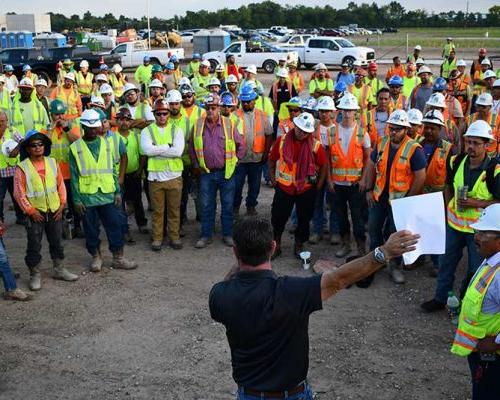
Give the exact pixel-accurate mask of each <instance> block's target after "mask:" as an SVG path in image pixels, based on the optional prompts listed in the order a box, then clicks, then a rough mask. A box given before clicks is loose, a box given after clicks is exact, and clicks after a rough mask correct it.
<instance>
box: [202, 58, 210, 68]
mask: <svg viewBox="0 0 500 400" xmlns="http://www.w3.org/2000/svg"><path fill="white" fill-rule="evenodd" d="M202 65H203V66H204V67H208V68H210V67H211V65H210V61H208V60H203V61H202V62H201V63H200V66H202Z"/></svg>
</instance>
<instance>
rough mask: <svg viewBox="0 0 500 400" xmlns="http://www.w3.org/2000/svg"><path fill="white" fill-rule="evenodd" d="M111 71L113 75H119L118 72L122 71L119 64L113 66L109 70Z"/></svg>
mask: <svg viewBox="0 0 500 400" xmlns="http://www.w3.org/2000/svg"><path fill="white" fill-rule="evenodd" d="M111 70H112V71H113V72H114V73H115V74H119V73H120V72H122V71H123V68H122V66H121V65H120V64H115V65H113V68H111Z"/></svg>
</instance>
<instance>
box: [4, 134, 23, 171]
mask: <svg viewBox="0 0 500 400" xmlns="http://www.w3.org/2000/svg"><path fill="white" fill-rule="evenodd" d="M10 139H12V132H11V130H10V129H6V130H5V132H4V133H3V136H2V137H1V138H0V149H1V148H2V146H3V144H4V142H5V141H6V140H10ZM18 161H19V156H16V157H7V156H6V155H4V154H3V151H0V170H1V169H5V168H8V167H14V166H16V165H17V163H18Z"/></svg>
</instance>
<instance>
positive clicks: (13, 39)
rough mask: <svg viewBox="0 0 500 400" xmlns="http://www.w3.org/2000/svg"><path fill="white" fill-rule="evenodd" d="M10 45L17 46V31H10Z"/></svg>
mask: <svg viewBox="0 0 500 400" xmlns="http://www.w3.org/2000/svg"><path fill="white" fill-rule="evenodd" d="M8 35H9V44H8V46H9V47H17V35H16V32H9V33H8Z"/></svg>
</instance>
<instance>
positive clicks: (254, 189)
mask: <svg viewBox="0 0 500 400" xmlns="http://www.w3.org/2000/svg"><path fill="white" fill-rule="evenodd" d="M262 167H263V164H262V163H239V164H238V165H237V166H236V171H235V172H234V179H235V190H234V205H233V206H234V208H239V207H240V205H241V202H242V201H243V186H245V179H246V178H247V177H248V192H247V197H246V199H245V205H246V207H247V208H248V207H256V206H257V204H258V202H257V197H259V193H260V180H261V179H262Z"/></svg>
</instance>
